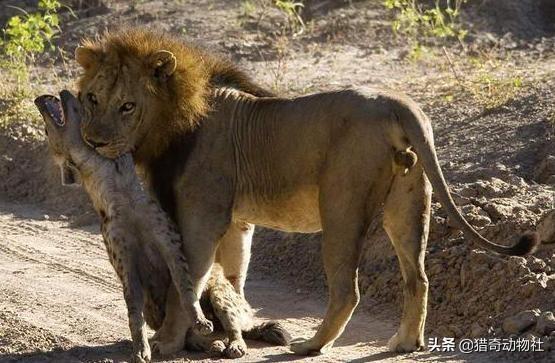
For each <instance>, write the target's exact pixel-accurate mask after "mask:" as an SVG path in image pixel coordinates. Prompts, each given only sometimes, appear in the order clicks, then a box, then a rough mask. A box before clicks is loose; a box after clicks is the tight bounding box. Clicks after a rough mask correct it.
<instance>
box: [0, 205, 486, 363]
mask: <svg viewBox="0 0 555 363" xmlns="http://www.w3.org/2000/svg"><path fill="white" fill-rule="evenodd" d="M97 230H98V227H97V226H90V227H86V228H81V229H74V228H70V226H69V224H68V222H67V221H64V220H56V221H53V220H50V219H49V218H48V216H45V213H44V212H43V211H42V210H40V209H38V208H37V207H35V206H31V205H23V206H22V205H14V204H0V361H1V362H4V361H25V362H37V361H38V362H44V361H55V362H80V361H86V362H91V361H95V362H96V361H101V362H110V361H122V360H125V359H126V357H127V356H128V354H129V351H130V350H129V349H130V344H129V341H128V340H127V339H128V338H129V332H128V328H127V317H126V311H125V305H124V302H123V299H122V297H121V292H120V288H119V283H118V281H117V280H116V276H115V274H114V273H113V271H112V267H111V266H110V264H109V262H108V260H107V259H106V257H105V252H104V247H103V244H102V241H101V238H100V235H99V234H98V232H97ZM247 294H248V296H249V300H250V301H251V303H252V305H253V306H254V307H256V308H259V309H260V310H259V312H258V316H259V318H260V319H262V320H263V319H284V320H283V322H284V323H285V325H286V327H287V328H288V329H289V331H290V332H291V333H292V335H293V336H294V337H299V336H309V335H311V334H312V333H313V328H314V327H316V326H317V324H318V323H319V321H320V318H319V317H320V316H321V314H322V313H323V311H324V309H325V303H324V302H323V300H321V298H318V297H317V296H313V295H315V294H312V295H311V293H310V292H302V293H296V292H295V291H292V290H291V289H289V288H288V287H287V286H285V285H279V284H276V283H275V282H274V281H269V280H264V279H262V278H261V277H260V276H251V277H250V279H249V281H248V283H247ZM364 310H365V309H364V307H362V308H359V309H358V313H357V314H355V316H354V317H353V319H352V320H351V323H350V324H349V326H348V327H347V330H346V332H345V334H344V335H343V336H342V337H341V339H340V340H339V341H338V342H337V344H336V347H335V348H334V349H333V351H332V352H331V354H329V355H327V356H324V357H315V358H301V357H296V356H293V355H291V354H288V350H287V348H284V347H269V346H266V345H263V344H259V343H256V342H248V344H249V346H250V347H251V349H250V350H249V351H248V354H247V355H246V356H245V357H244V358H243V359H241V360H240V361H244V362H266V361H267V362H280V361H292V360H297V361H313V362H337V361H344V362H347V361H349V362H368V361H391V362H393V361H400V360H406V361H413V360H414V359H416V358H418V360H424V361H437V360H438V359H440V360H442V361H460V360H464V359H465V358H470V357H469V356H453V355H451V356H437V355H435V354H432V353H429V352H424V353H418V354H410V355H404V356H394V355H391V354H390V353H388V352H387V351H386V350H385V343H386V341H387V338H388V337H390V336H391V335H392V334H393V332H394V331H395V328H396V324H397V321H398V317H395V319H393V321H390V320H389V319H387V318H386V317H385V316H386V313H384V312H382V313H381V314H378V317H376V315H372V314H370V313H369V312H368V311H364ZM44 351H50V352H49V353H44ZM184 358H190V359H193V360H198V361H205V360H206V361H214V360H210V359H208V358H207V356H206V355H202V354H195V355H191V354H188V353H182V354H180V355H179V356H176V357H171V359H170V360H169V361H182V360H183V359H184ZM472 358H473V359H472V360H473V361H475V360H476V358H483V359H484V360H486V359H487V357H486V356H485V355H480V356H478V357H477V356H473V357H472ZM156 360H159V359H158V358H157V359H156ZM160 361H161V360H160Z"/></svg>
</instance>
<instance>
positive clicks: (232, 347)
mask: <svg viewBox="0 0 555 363" xmlns="http://www.w3.org/2000/svg"><path fill="white" fill-rule="evenodd" d="M246 352H247V344H246V343H245V341H244V340H234V341H232V342H230V343H229V345H228V347H227V349H226V350H225V355H226V357H228V358H241V357H242V356H244V355H245V353H246Z"/></svg>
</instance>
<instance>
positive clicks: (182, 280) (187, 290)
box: [144, 202, 213, 335]
mask: <svg viewBox="0 0 555 363" xmlns="http://www.w3.org/2000/svg"><path fill="white" fill-rule="evenodd" d="M151 207H152V209H153V215H158V216H159V218H157V219H156V223H155V225H154V226H150V225H147V226H146V228H145V229H144V234H145V235H146V236H145V237H146V239H147V240H148V241H149V242H151V243H154V244H155V248H157V249H158V251H160V253H161V254H162V257H163V258H164V261H166V263H167V264H168V268H169V270H170V274H171V277H172V281H173V284H174V285H175V289H176V291H177V294H178V296H179V299H180V302H181V307H182V309H183V311H184V312H185V314H187V315H189V319H190V321H191V324H192V327H193V328H194V329H195V330H197V331H198V332H199V333H200V334H202V335H207V334H210V333H212V330H213V325H212V322H210V321H209V320H207V319H206V318H205V317H204V314H203V312H202V309H201V307H200V302H199V297H200V296H197V295H196V294H195V292H194V290H193V285H192V282H191V275H190V273H189V265H188V263H187V260H186V258H185V255H184V253H183V250H182V247H183V244H182V241H181V236H180V235H179V232H178V231H177V229H176V227H175V226H174V225H173V224H172V223H171V222H170V221H169V219H168V218H167V217H166V216H165V213H164V212H163V211H162V209H161V208H159V207H158V205H157V204H155V203H154V202H152V204H151ZM183 320H185V319H183Z"/></svg>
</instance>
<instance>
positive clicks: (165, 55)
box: [149, 50, 177, 81]
mask: <svg viewBox="0 0 555 363" xmlns="http://www.w3.org/2000/svg"><path fill="white" fill-rule="evenodd" d="M149 66H150V67H151V68H152V69H153V74H154V78H156V79H158V80H160V81H166V80H168V78H170V76H171V75H172V74H173V72H175V68H176V67H177V59H175V56H174V55H173V53H172V52H169V51H167V50H159V51H157V52H156V53H154V54H153V55H151V56H150V59H149Z"/></svg>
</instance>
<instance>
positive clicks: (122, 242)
mask: <svg viewBox="0 0 555 363" xmlns="http://www.w3.org/2000/svg"><path fill="white" fill-rule="evenodd" d="M60 98H61V101H60V100H59V99H58V98H56V97H54V96H50V95H44V96H40V97H38V98H37V99H36V100H35V104H36V105H37V107H38V108H39V111H40V112H41V114H42V116H43V119H44V121H45V123H46V133H47V135H48V144H49V147H50V149H51V151H52V154H53V156H54V159H55V161H56V162H57V164H58V165H59V166H60V167H61V171H62V183H63V184H72V183H74V182H75V181H76V178H77V176H78V177H80V179H81V182H82V184H83V186H84V188H85V190H86V191H87V193H88V195H89V197H90V199H91V201H92V204H93V207H94V209H95V211H96V212H97V213H98V215H99V216H100V219H101V232H102V236H103V239H104V244H105V246H106V251H107V252H108V257H109V259H110V262H111V263H112V266H113V267H114V269H115V270H116V273H117V275H118V277H119V279H120V281H121V283H122V285H123V295H124V299H125V303H126V305H127V312H128V317H129V328H130V330H131V337H132V340H133V359H134V361H136V362H148V361H150V358H151V352H150V346H149V343H148V340H147V332H146V326H145V320H144V318H143V307H144V302H145V295H147V296H148V297H147V299H148V300H153V301H151V303H150V305H155V306H159V303H157V301H160V302H162V301H164V300H165V296H164V292H163V291H162V292H161V293H159V294H156V292H157V291H158V290H159V289H158V287H157V286H156V285H157V283H158V282H162V285H163V284H164V280H167V281H173V284H174V286H175V290H176V291H177V293H178V294H179V297H180V301H181V305H182V307H183V309H184V311H185V313H186V314H188V316H189V317H190V320H191V326H192V327H193V328H194V329H195V330H196V331H198V332H199V333H200V334H203V335H206V334H209V333H211V332H212V330H213V326H212V323H211V322H210V321H209V320H207V319H206V318H205V317H204V315H203V312H202V309H201V307H200V302H199V299H198V297H197V296H196V294H195V293H194V291H193V289H192V284H191V280H190V275H189V272H188V266H187V261H186V259H185V256H184V255H183V252H182V249H181V246H182V242H181V236H180V235H179V233H178V232H177V229H176V228H175V227H174V225H173V224H172V223H169V220H168V218H166V217H165V215H164V212H163V210H162V209H161V207H160V206H159V204H158V203H156V202H155V201H154V200H153V199H152V198H150V197H149V195H148V194H147V192H146V191H145V190H144V189H143V188H142V185H141V183H140V181H139V178H138V176H137V174H136V172H135V167H134V163H133V159H132V157H131V155H130V154H124V155H122V156H120V157H118V158H117V159H115V160H111V159H107V158H104V157H102V156H100V155H99V154H97V153H96V152H95V151H94V149H92V148H90V147H89V146H88V145H86V144H85V142H84V141H83V139H82V138H81V133H80V112H81V111H80V104H79V102H78V101H77V99H76V98H75V97H74V96H73V95H72V94H71V93H70V92H68V91H62V92H61V93H60ZM168 270H169V273H168ZM168 274H169V276H168ZM170 277H171V280H170ZM153 293H154V294H153ZM153 295H158V296H153Z"/></svg>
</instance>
